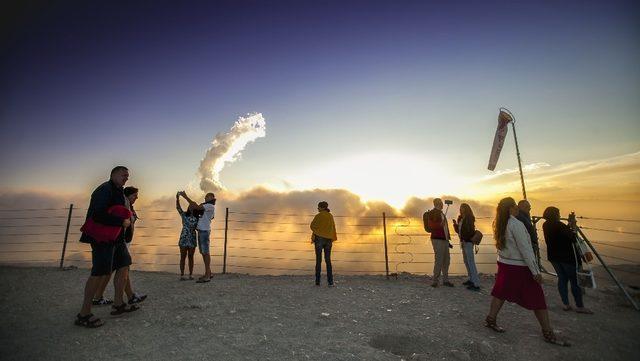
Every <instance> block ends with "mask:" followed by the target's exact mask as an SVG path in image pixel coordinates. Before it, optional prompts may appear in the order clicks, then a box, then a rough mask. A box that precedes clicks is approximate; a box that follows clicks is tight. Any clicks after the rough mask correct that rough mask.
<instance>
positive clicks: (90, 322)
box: [74, 313, 104, 328]
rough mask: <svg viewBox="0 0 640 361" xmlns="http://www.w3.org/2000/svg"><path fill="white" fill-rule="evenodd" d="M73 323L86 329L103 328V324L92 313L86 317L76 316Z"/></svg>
mask: <svg viewBox="0 0 640 361" xmlns="http://www.w3.org/2000/svg"><path fill="white" fill-rule="evenodd" d="M92 317H93V318H92ZM74 323H75V324H76V326H82V327H86V328H98V327H100V326H104V322H102V320H101V319H99V318H97V317H94V316H93V313H90V314H88V315H86V316H80V314H77V315H76V320H75V322H74Z"/></svg>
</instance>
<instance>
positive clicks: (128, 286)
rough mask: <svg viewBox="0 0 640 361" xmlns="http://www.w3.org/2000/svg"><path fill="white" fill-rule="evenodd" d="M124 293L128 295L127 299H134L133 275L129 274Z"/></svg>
mask: <svg viewBox="0 0 640 361" xmlns="http://www.w3.org/2000/svg"><path fill="white" fill-rule="evenodd" d="M124 293H126V294H127V299H128V300H130V299H132V298H133V295H134V294H133V288H132V287H131V275H130V274H127V283H125V285H124Z"/></svg>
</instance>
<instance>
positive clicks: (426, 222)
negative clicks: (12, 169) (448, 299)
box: [422, 211, 431, 233]
mask: <svg viewBox="0 0 640 361" xmlns="http://www.w3.org/2000/svg"><path fill="white" fill-rule="evenodd" d="M429 212H431V211H426V212H424V214H422V222H423V223H424V230H425V231H426V232H427V233H431V227H430V226H429Z"/></svg>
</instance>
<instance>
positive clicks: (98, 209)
mask: <svg viewBox="0 0 640 361" xmlns="http://www.w3.org/2000/svg"><path fill="white" fill-rule="evenodd" d="M127 180H129V170H128V169H127V168H126V167H124V166H117V167H115V168H113V169H112V170H111V175H110V177H109V180H108V181H107V182H104V183H102V184H101V185H100V186H98V188H96V189H95V190H94V191H93V193H92V194H91V202H90V203H89V208H88V209H87V218H91V219H92V220H93V221H94V222H95V223H98V224H103V225H106V226H122V227H123V228H127V227H129V226H130V225H131V220H130V219H128V218H127V219H124V220H122V218H119V217H117V216H114V215H111V214H109V211H108V210H109V208H111V207H112V206H117V205H121V206H123V205H124V204H125V200H124V193H123V187H124V185H125V183H127ZM80 241H81V242H84V243H90V244H91V262H92V268H91V276H90V277H89V279H88V280H87V283H86V285H85V288H84V301H83V303H82V309H81V310H80V313H78V314H77V316H76V320H75V324H76V325H78V326H84V327H87V328H95V327H100V326H102V325H104V322H102V320H100V319H99V318H97V317H95V316H94V315H93V314H92V313H91V305H92V302H91V301H92V298H93V296H94V295H95V293H96V291H97V289H98V287H100V285H101V284H102V283H103V282H105V280H106V281H107V282H108V278H109V277H110V275H111V272H112V271H113V270H115V271H116V275H115V279H114V286H115V295H114V302H115V305H114V306H113V308H114V310H113V311H112V312H111V314H112V315H119V314H122V313H124V312H131V311H135V310H137V307H136V306H130V307H128V308H127V306H126V304H125V303H124V302H123V292H124V286H125V282H126V280H127V276H128V274H129V266H130V265H131V256H130V255H129V252H128V251H127V247H126V246H125V242H124V232H120V235H119V237H118V239H116V240H115V241H114V242H111V243H98V242H96V241H95V240H94V239H93V238H91V236H89V235H88V234H86V233H83V234H82V236H81V238H80Z"/></svg>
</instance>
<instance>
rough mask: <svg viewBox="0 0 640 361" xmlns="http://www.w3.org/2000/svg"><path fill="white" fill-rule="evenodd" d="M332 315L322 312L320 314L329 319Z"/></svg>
mask: <svg viewBox="0 0 640 361" xmlns="http://www.w3.org/2000/svg"><path fill="white" fill-rule="evenodd" d="M330 315H331V314H330V313H328V312H322V313H321V314H320V316H322V317H329V316H330Z"/></svg>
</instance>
